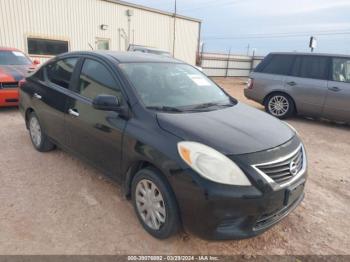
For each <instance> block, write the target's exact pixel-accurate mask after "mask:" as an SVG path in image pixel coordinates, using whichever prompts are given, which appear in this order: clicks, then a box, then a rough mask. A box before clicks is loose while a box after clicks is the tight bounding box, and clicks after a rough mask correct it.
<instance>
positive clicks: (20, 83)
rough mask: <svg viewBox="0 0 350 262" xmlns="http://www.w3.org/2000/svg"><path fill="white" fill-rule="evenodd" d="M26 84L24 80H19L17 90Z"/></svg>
mask: <svg viewBox="0 0 350 262" xmlns="http://www.w3.org/2000/svg"><path fill="white" fill-rule="evenodd" d="M26 82H27V81H26V80H25V79H22V80H20V81H19V82H18V86H19V88H21V87H23V86H24V84H25V83H26Z"/></svg>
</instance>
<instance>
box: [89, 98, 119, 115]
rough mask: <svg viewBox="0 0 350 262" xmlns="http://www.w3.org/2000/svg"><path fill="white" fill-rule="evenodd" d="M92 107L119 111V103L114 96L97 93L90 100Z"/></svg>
mask: <svg viewBox="0 0 350 262" xmlns="http://www.w3.org/2000/svg"><path fill="white" fill-rule="evenodd" d="M92 106H93V108H95V109H97V110H104V111H121V109H122V108H121V104H120V101H119V99H118V97H116V96H111V95H98V96H97V97H95V99H94V100H93V101H92Z"/></svg>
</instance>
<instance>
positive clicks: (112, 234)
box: [0, 79, 350, 255]
mask: <svg viewBox="0 0 350 262" xmlns="http://www.w3.org/2000/svg"><path fill="white" fill-rule="evenodd" d="M217 81H218V83H219V84H220V85H221V86H223V87H225V89H226V90H228V92H230V93H231V94H232V95H233V96H234V97H236V98H237V99H239V100H240V101H242V102H243V103H248V104H250V105H252V106H255V107H258V108H261V106H259V105H257V104H255V103H254V102H249V101H247V100H246V99H245V98H244V96H243V92H242V90H243V87H244V85H243V82H244V79H217ZM288 122H289V123H290V124H292V125H293V126H294V127H295V128H296V129H297V130H298V131H299V133H300V136H301V137H302V139H303V141H304V142H305V145H306V149H307V152H308V157H309V180H308V183H307V186H306V197H305V200H304V202H303V203H302V204H301V205H300V206H299V207H298V208H297V209H296V210H295V211H294V212H293V213H291V214H290V215H289V216H288V217H287V218H285V219H284V220H283V221H282V222H281V223H279V224H278V225H276V226H275V227H274V228H272V229H271V230H269V231H268V232H266V233H264V234H263V235H261V236H258V237H255V238H252V239H248V240H241V241H210V242H208V241H204V240H201V239H198V238H197V237H195V236H193V235H189V236H188V235H185V234H179V235H178V236H175V237H173V238H171V239H168V240H163V241H159V240H156V239H154V238H152V237H151V236H150V235H148V234H147V233H146V232H145V231H144V230H143V229H142V227H141V225H140V224H139V223H138V221H137V218H136V216H135V215H134V211H133V209H132V206H131V204H130V203H129V202H128V201H127V200H125V199H123V198H122V197H121V190H120V187H119V186H117V185H115V184H113V183H111V182H110V181H109V180H107V179H105V178H104V177H103V176H102V175H101V174H100V173H99V172H98V171H96V170H95V169H93V168H91V167H90V166H88V165H87V164H86V163H83V162H81V161H79V160H78V159H76V158H74V157H72V156H70V155H69V154H67V153H65V152H62V151H61V150H56V151H53V152H50V153H45V154H42V153H38V152H36V151H35V150H34V149H33V147H32V145H31V142H30V139H29V136H28V134H27V131H26V129H25V127H24V122H23V119H22V117H21V116H20V113H19V112H18V111H17V109H0V146H1V147H0V185H1V186H0V254H151V255H155V254H163V255H164V254H213V255H214V254H215V255H225V254H226V255H234V254H249V255H257V254H260V255H261V254H294V255H303V254H350V219H349V218H350V191H349V187H350V128H349V127H345V126H341V125H335V124H330V123H327V122H321V121H313V120H307V119H304V118H294V119H291V120H289V121H288Z"/></svg>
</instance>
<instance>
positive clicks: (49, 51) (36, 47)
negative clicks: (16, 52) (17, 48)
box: [28, 38, 69, 56]
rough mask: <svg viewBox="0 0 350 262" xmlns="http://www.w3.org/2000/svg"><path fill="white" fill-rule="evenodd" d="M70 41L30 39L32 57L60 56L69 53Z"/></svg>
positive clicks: (29, 48) (29, 51)
mask: <svg viewBox="0 0 350 262" xmlns="http://www.w3.org/2000/svg"><path fill="white" fill-rule="evenodd" d="M68 49H69V48H68V41H63V40H51V39H42V38H28V53H29V54H30V55H52V56H54V55H59V54H62V53H65V52H68Z"/></svg>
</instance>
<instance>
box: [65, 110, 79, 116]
mask: <svg viewBox="0 0 350 262" xmlns="http://www.w3.org/2000/svg"><path fill="white" fill-rule="evenodd" d="M68 113H69V114H70V115H72V116H75V117H78V116H79V113H78V112H77V111H76V110H74V109H72V108H70V109H69V110H68Z"/></svg>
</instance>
